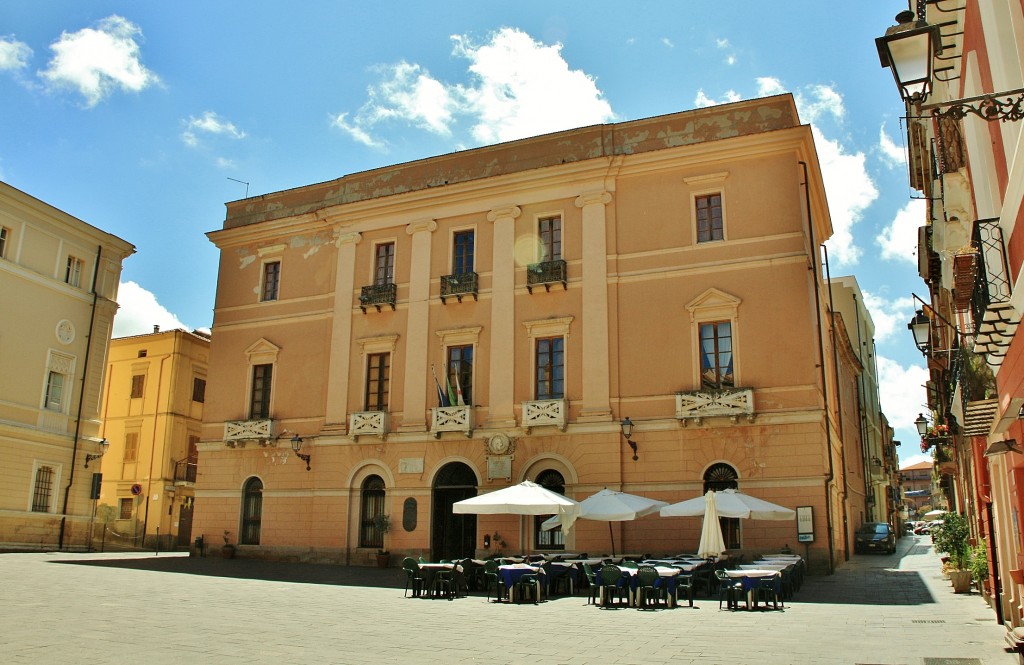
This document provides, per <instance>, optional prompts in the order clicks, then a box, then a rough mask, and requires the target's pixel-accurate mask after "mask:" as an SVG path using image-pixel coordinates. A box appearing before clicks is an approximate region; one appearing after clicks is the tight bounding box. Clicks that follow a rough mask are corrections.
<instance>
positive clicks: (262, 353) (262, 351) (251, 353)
mask: <svg viewBox="0 0 1024 665" xmlns="http://www.w3.org/2000/svg"><path fill="white" fill-rule="evenodd" d="M280 351H281V347H279V346H277V345H276V344H274V343H273V342H271V341H269V340H267V339H266V338H264V337H261V338H260V339H259V340H257V341H256V342H255V343H254V344H253V345H252V346H250V347H249V348H248V349H246V350H245V355H246V357H247V358H248V359H249V364H250V365H270V364H274V363H276V362H277V354H278V353H280Z"/></svg>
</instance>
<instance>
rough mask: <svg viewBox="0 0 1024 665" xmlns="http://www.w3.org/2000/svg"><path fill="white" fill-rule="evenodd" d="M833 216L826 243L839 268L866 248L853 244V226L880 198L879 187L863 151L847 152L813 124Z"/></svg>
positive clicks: (853, 261) (848, 264) (856, 259)
mask: <svg viewBox="0 0 1024 665" xmlns="http://www.w3.org/2000/svg"><path fill="white" fill-rule="evenodd" d="M811 133H812V134H813V136H814V145H815V147H816V148H817V151H818V163H819V164H821V176H822V179H823V180H824V182H825V195H826V196H827V197H828V209H829V212H830V214H831V217H832V231H833V233H832V237H831V238H830V239H829V240H828V241H827V242H826V245H827V246H828V252H829V257H830V258H832V259H835V262H836V264H837V266H838V267H846V266H852V265H855V264H856V263H857V262H858V261H859V260H860V256H861V254H862V253H863V250H862V249H861V248H860V247H858V246H857V245H856V244H854V240H853V227H854V225H855V224H857V222H859V221H860V220H861V218H862V217H863V216H864V211H865V210H866V209H867V207H868V206H870V205H871V204H872V203H874V201H875V199H877V198H878V189H877V188H876V187H875V183H874V181H872V180H871V176H870V175H868V172H867V169H866V168H865V161H866V160H865V155H864V153H863V152H854V153H848V152H846V149H845V148H844V147H843V145H842V144H841V143H840V142H839V141H833V140H831V139H827V138H825V135H824V134H822V132H821V130H820V129H818V127H817V125H812V126H811Z"/></svg>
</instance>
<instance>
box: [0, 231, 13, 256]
mask: <svg viewBox="0 0 1024 665" xmlns="http://www.w3.org/2000/svg"><path fill="white" fill-rule="evenodd" d="M10 238H11V230H10V229H9V228H7V227H6V226H0V259H6V258H7V243H8V241H9V240H10Z"/></svg>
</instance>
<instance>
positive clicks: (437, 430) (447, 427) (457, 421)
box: [430, 404, 473, 438]
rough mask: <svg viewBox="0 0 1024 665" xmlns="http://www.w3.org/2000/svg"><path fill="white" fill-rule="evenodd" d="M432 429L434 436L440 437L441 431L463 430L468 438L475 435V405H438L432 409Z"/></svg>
mask: <svg viewBox="0 0 1024 665" xmlns="http://www.w3.org/2000/svg"><path fill="white" fill-rule="evenodd" d="M430 431H431V432H433V434H434V438H440V437H441V432H462V433H464V434H465V435H466V437H468V438H472V436H473V407H471V406H470V405H468V404H466V405H464V406H438V407H435V408H432V409H431V410H430Z"/></svg>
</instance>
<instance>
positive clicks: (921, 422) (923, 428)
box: [914, 413, 928, 437]
mask: <svg viewBox="0 0 1024 665" xmlns="http://www.w3.org/2000/svg"><path fill="white" fill-rule="evenodd" d="M914 427H916V428H917V433H918V434H920V435H921V436H922V437H923V436H924V435H925V434H927V433H928V421H927V420H925V418H924V414H923V413H919V414H917V420H915V421H914Z"/></svg>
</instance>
